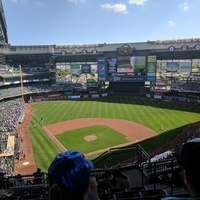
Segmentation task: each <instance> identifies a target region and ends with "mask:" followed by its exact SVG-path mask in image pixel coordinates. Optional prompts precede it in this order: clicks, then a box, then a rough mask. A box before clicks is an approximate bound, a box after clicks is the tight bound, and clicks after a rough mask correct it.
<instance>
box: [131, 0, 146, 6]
mask: <svg viewBox="0 0 200 200" xmlns="http://www.w3.org/2000/svg"><path fill="white" fill-rule="evenodd" d="M146 1H148V0H128V3H129V4H136V5H143V4H144V3H145V2H146Z"/></svg>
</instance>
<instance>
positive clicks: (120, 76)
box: [98, 56, 156, 82]
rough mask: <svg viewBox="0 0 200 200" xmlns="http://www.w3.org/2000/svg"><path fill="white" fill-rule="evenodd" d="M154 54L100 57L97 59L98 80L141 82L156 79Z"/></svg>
mask: <svg viewBox="0 0 200 200" xmlns="http://www.w3.org/2000/svg"><path fill="white" fill-rule="evenodd" d="M154 57H155V56H151V57H150V56H148V59H146V56H121V57H109V58H104V57H101V58H99V59H98V77H99V81H109V82H133V81H136V82H140V81H141V82H143V81H155V80H156V57H155V58H154Z"/></svg>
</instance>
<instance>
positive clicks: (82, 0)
mask: <svg viewBox="0 0 200 200" xmlns="http://www.w3.org/2000/svg"><path fill="white" fill-rule="evenodd" d="M68 1H69V2H72V3H74V4H76V5H77V4H78V3H82V2H84V1H85V0H68Z"/></svg>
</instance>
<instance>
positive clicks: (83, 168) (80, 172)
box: [48, 150, 94, 200]
mask: <svg viewBox="0 0 200 200" xmlns="http://www.w3.org/2000/svg"><path fill="white" fill-rule="evenodd" d="M93 167H94V165H93V163H92V162H91V161H90V160H88V159H86V158H85V156H84V155H83V154H82V153H80V152H78V151H74V150H69V151H66V152H62V153H59V154H58V155H57V156H56V157H55V158H54V160H53V162H52V163H51V165H50V166H49V169H48V180H49V185H50V191H49V198H50V200H52V199H59V198H58V196H59V195H60V197H62V198H60V199H77V200H79V199H83V197H84V194H85V192H86V191H87V190H88V187H89V181H90V175H91V172H92V169H93ZM54 197H55V198H54Z"/></svg>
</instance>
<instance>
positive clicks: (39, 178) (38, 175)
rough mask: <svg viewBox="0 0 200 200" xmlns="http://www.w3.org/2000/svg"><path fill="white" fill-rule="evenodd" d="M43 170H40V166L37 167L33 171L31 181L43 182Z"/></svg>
mask: <svg viewBox="0 0 200 200" xmlns="http://www.w3.org/2000/svg"><path fill="white" fill-rule="evenodd" d="M44 174H45V173H44V172H42V171H41V169H40V168H37V171H36V172H34V173H33V176H34V180H33V183H34V184H43V183H44Z"/></svg>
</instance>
